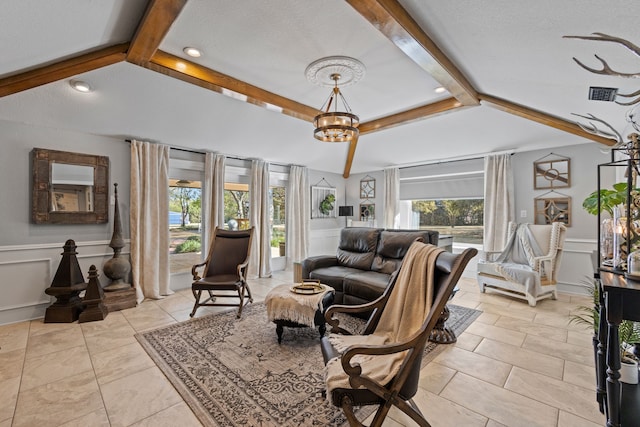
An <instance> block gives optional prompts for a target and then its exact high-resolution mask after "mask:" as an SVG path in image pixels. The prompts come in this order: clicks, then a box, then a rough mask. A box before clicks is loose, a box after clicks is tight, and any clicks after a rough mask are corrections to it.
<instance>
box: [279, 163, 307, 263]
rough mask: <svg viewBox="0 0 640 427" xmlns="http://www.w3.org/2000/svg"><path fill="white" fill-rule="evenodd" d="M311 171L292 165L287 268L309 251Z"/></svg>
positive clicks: (288, 211) (287, 227)
mask: <svg viewBox="0 0 640 427" xmlns="http://www.w3.org/2000/svg"><path fill="white" fill-rule="evenodd" d="M310 200H311V194H310V189H309V172H308V170H307V168H306V167H304V166H291V169H290V170H289V183H288V185H287V202H286V205H285V211H286V238H285V241H286V245H287V258H286V264H285V269H287V270H290V269H292V268H293V263H294V262H299V261H302V260H303V259H305V258H306V257H307V254H308V253H309V221H310V218H311V207H310Z"/></svg>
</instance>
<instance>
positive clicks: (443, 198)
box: [400, 159, 484, 244]
mask: <svg viewBox="0 0 640 427" xmlns="http://www.w3.org/2000/svg"><path fill="white" fill-rule="evenodd" d="M483 198H484V159H469V160H458V161H451V162H442V163H434V164H427V165H420V166H414V167H408V168H404V169H401V170H400V200H401V202H400V206H401V208H400V226H401V227H402V228H405V227H410V228H423V229H431V230H437V231H439V232H440V234H449V235H452V236H453V242H454V244H456V243H463V244H482V235H483V230H484V199H483Z"/></svg>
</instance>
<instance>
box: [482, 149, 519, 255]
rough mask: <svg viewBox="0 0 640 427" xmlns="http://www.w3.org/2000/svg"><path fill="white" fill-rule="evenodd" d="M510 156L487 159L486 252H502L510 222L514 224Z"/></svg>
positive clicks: (485, 176)
mask: <svg viewBox="0 0 640 427" xmlns="http://www.w3.org/2000/svg"><path fill="white" fill-rule="evenodd" d="M515 216H516V215H515V204H514V191H513V172H512V170H511V154H508V153H507V154H498V155H493V156H487V157H486V158H485V160H484V250H485V251H487V252H495V251H501V250H502V249H503V248H504V245H505V243H506V241H505V240H506V237H507V236H506V234H507V226H508V224H509V221H515Z"/></svg>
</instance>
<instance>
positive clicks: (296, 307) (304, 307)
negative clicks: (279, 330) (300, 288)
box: [264, 285, 334, 328]
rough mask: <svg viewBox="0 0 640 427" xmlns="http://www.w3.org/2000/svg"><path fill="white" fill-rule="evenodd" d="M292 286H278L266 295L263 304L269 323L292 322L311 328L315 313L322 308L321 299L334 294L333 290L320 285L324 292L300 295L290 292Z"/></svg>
mask: <svg viewBox="0 0 640 427" xmlns="http://www.w3.org/2000/svg"><path fill="white" fill-rule="evenodd" d="M291 286H292V285H279V286H276V287H275V288H273V289H272V290H271V291H269V293H268V294H267V296H266V298H265V300H264V302H265V304H266V306H267V316H268V317H269V321H270V322H273V321H274V320H290V321H292V322H296V323H299V324H301V325H306V326H309V327H311V328H313V327H314V326H315V325H314V322H313V320H314V317H315V315H316V311H317V310H318V309H320V310H321V311H324V307H322V299H323V298H324V296H325V295H326V294H327V293H328V292H334V290H333V288H332V287H330V286H327V285H321V286H322V287H323V288H324V292H320V293H317V294H313V295H302V294H296V293H293V292H291Z"/></svg>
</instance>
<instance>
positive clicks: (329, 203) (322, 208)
mask: <svg viewBox="0 0 640 427" xmlns="http://www.w3.org/2000/svg"><path fill="white" fill-rule="evenodd" d="M337 216H338V208H337V207H336V189H335V188H334V187H321V186H313V187H311V219H317V218H336V217H337Z"/></svg>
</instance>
